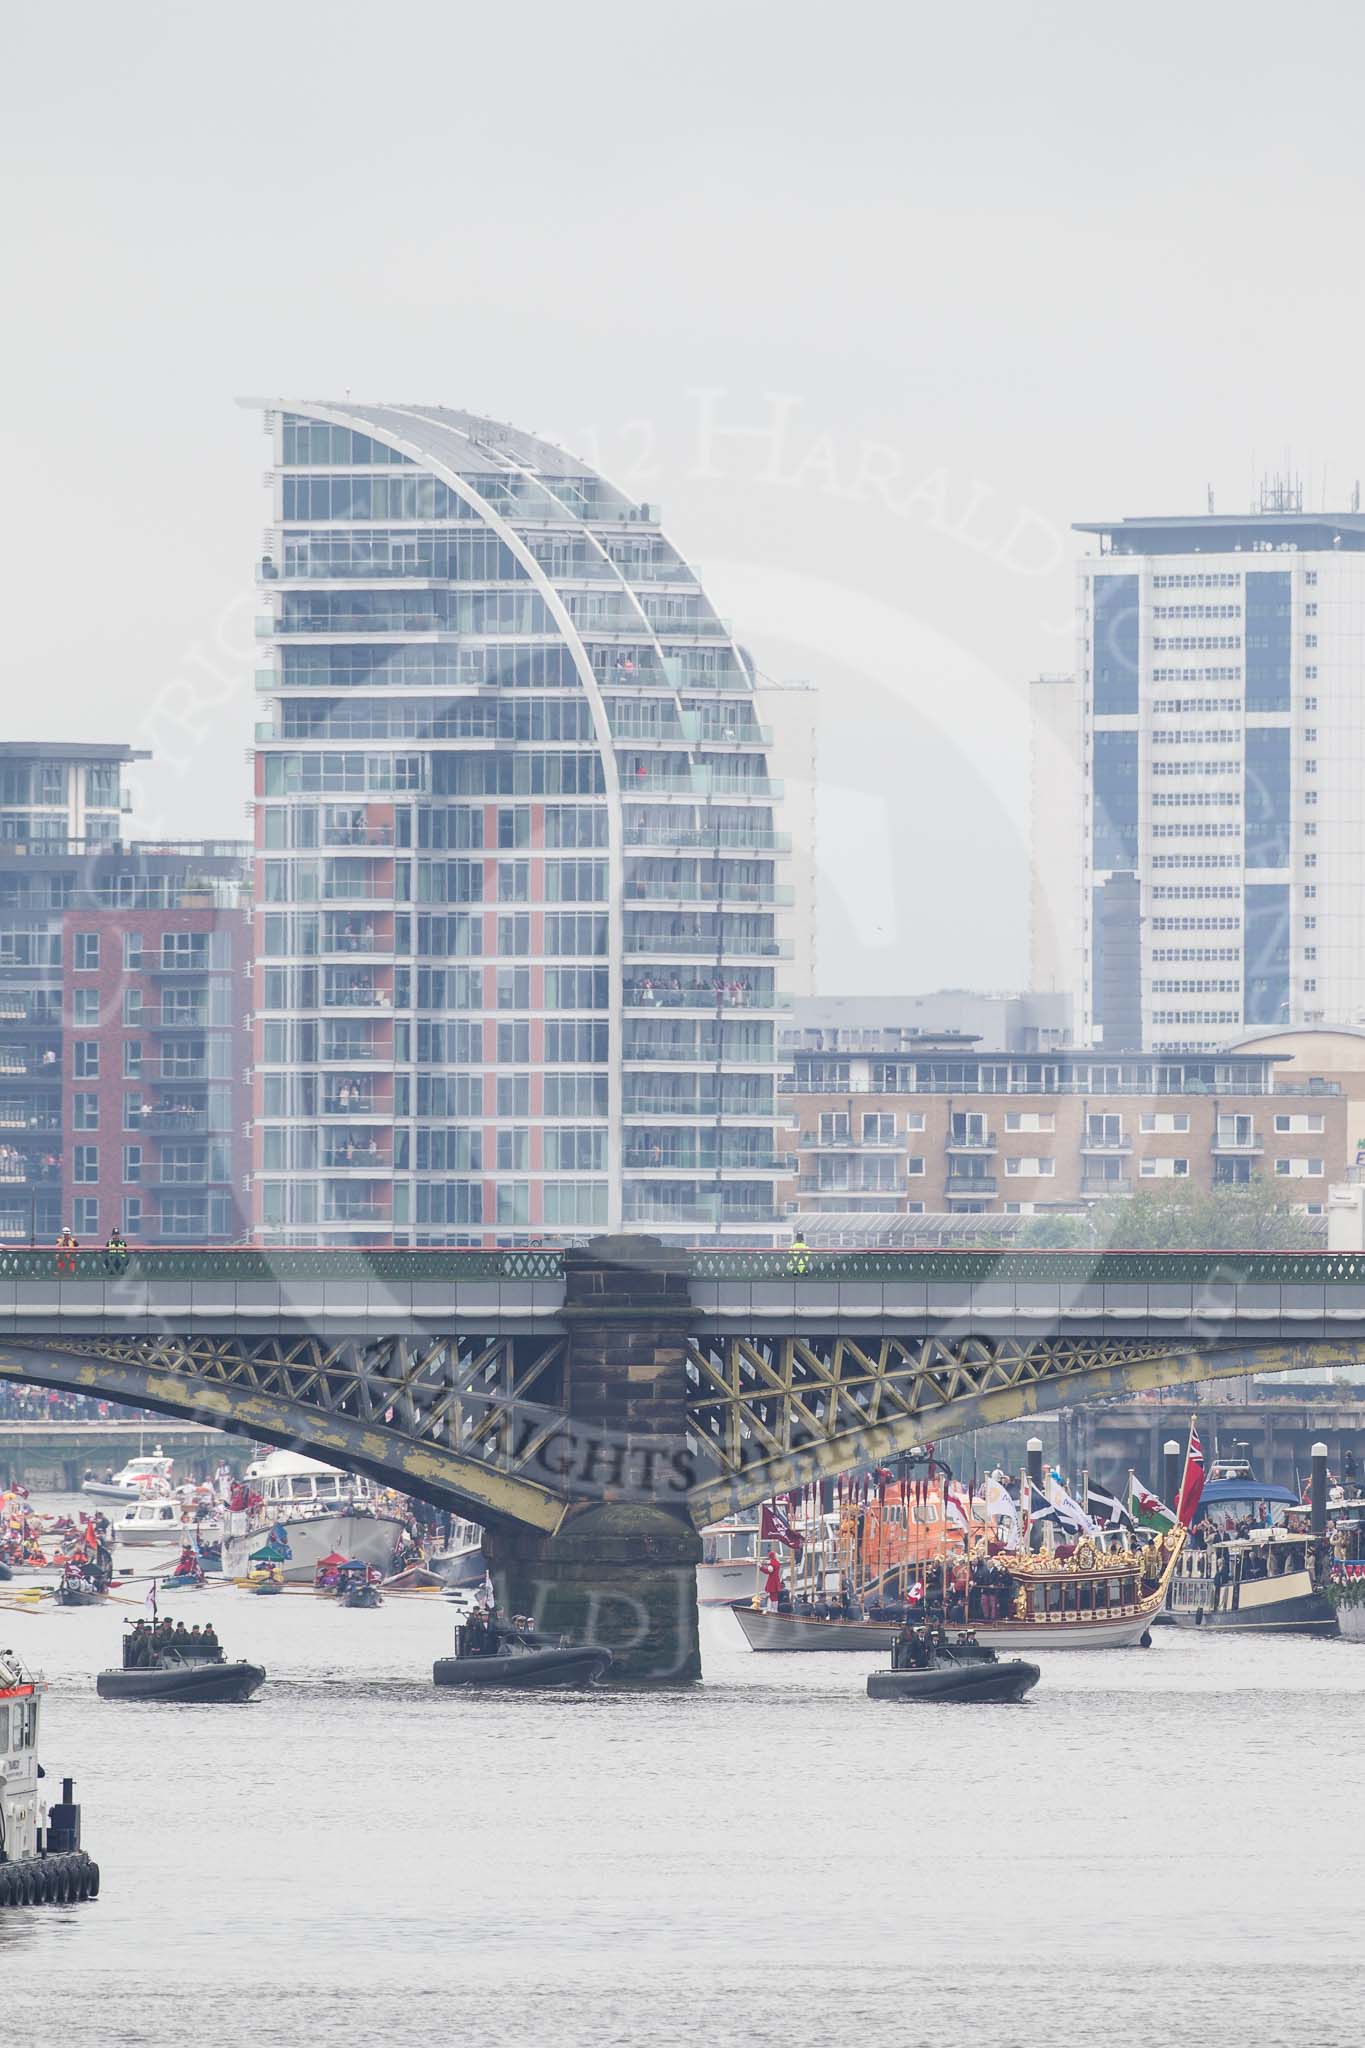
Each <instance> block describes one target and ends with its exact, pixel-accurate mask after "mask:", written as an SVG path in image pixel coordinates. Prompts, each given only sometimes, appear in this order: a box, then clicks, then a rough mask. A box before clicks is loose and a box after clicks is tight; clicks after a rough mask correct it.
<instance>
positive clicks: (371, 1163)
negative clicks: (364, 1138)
mask: <svg viewBox="0 0 1365 2048" xmlns="http://www.w3.org/2000/svg"><path fill="white" fill-rule="evenodd" d="M321 1163H322V1171H323V1172H324V1173H345V1174H351V1175H354V1176H356V1177H357V1178H363V1179H370V1180H375V1179H380V1180H387V1179H388V1178H389V1176H390V1174H391V1173H392V1172H393V1157H392V1155H391V1154H390V1153H388V1152H381V1151H380V1150H379V1148H378V1145H377V1144H376V1147H375V1150H374V1151H373V1152H370V1151H368V1150H367V1149H366V1147H365V1146H363V1145H362V1146H360V1147H358V1148H357V1149H356V1150H355V1151H353V1152H350V1153H348V1152H346V1151H345V1150H342V1151H325V1152H324V1153H323V1155H322V1162H321Z"/></svg>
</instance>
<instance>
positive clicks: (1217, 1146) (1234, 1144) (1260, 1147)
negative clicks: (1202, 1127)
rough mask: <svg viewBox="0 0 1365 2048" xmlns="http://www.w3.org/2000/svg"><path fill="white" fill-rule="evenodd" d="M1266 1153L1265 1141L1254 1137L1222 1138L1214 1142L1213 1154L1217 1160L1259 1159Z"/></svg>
mask: <svg viewBox="0 0 1365 2048" xmlns="http://www.w3.org/2000/svg"><path fill="white" fill-rule="evenodd" d="M1264 1151H1265V1140H1264V1139H1263V1138H1258V1137H1256V1136H1255V1135H1253V1136H1252V1137H1250V1138H1245V1139H1243V1138H1220V1137H1218V1136H1217V1135H1216V1134H1215V1136H1214V1140H1213V1154H1214V1157H1215V1158H1217V1159H1259V1158H1260V1157H1261V1155H1262V1154H1263V1153H1264Z"/></svg>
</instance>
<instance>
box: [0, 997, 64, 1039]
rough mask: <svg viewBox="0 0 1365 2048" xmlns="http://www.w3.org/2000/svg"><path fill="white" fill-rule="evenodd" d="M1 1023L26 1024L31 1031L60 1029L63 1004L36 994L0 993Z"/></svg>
mask: <svg viewBox="0 0 1365 2048" xmlns="http://www.w3.org/2000/svg"><path fill="white" fill-rule="evenodd" d="M0 1024H25V1025H27V1026H28V1028H29V1029H30V1030H31V1031H44V1032H46V1031H60V1030H61V1028H62V1009H61V1004H60V1003H49V1002H45V1001H43V1000H41V999H40V998H37V997H34V996H24V995H14V994H12V993H0Z"/></svg>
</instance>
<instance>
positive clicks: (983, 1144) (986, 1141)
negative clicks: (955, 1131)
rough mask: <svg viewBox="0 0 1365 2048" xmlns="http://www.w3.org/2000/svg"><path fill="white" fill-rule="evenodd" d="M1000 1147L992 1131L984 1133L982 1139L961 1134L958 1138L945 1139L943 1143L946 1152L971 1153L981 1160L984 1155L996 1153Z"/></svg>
mask: <svg viewBox="0 0 1365 2048" xmlns="http://www.w3.org/2000/svg"><path fill="white" fill-rule="evenodd" d="M998 1145H999V1140H998V1139H997V1138H995V1137H994V1136H993V1135H992V1133H991V1132H990V1131H984V1132H983V1133H982V1134H981V1136H980V1137H967V1136H965V1135H962V1134H959V1135H958V1136H956V1137H948V1138H945V1139H944V1141H943V1149H944V1151H945V1152H948V1153H954V1152H965V1153H970V1154H971V1155H972V1156H973V1157H974V1158H979V1157H981V1156H982V1155H983V1154H989V1153H991V1152H994V1151H996V1150H997V1149H998Z"/></svg>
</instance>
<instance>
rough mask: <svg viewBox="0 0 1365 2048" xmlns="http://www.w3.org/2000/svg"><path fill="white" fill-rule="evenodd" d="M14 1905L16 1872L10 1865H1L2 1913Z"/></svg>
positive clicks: (0, 1905) (0, 1902) (0, 1907)
mask: <svg viewBox="0 0 1365 2048" xmlns="http://www.w3.org/2000/svg"><path fill="white" fill-rule="evenodd" d="M13 1904H14V1870H13V1867H12V1865H10V1864H8V1863H0V1912H2V1911H3V1910H4V1908H5V1907H6V1906H12V1905H13Z"/></svg>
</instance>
